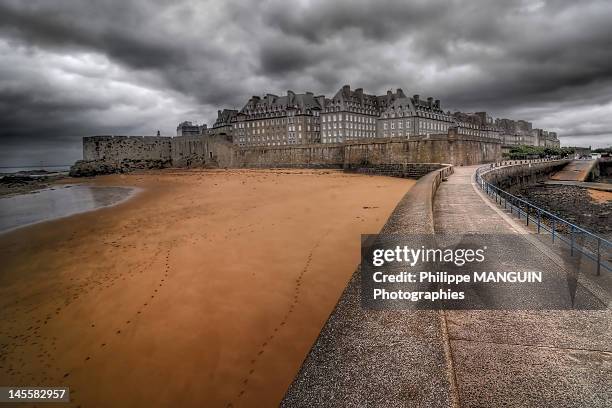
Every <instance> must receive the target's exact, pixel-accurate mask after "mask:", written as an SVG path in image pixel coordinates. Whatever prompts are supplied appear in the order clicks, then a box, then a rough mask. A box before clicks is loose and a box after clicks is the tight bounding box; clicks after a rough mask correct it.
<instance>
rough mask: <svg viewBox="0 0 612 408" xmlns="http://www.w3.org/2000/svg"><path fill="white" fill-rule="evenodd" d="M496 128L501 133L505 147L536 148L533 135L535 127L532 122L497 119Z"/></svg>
mask: <svg viewBox="0 0 612 408" xmlns="http://www.w3.org/2000/svg"><path fill="white" fill-rule="evenodd" d="M495 126H496V127H497V128H498V129H499V131H500V135H501V138H502V143H503V144H504V146H518V145H531V146H535V144H534V143H535V141H534V137H533V134H532V130H533V125H532V124H531V122H527V121H525V120H512V119H496V120H495Z"/></svg>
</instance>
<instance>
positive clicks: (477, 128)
mask: <svg viewBox="0 0 612 408" xmlns="http://www.w3.org/2000/svg"><path fill="white" fill-rule="evenodd" d="M450 129H452V134H453V135H454V136H453V137H457V136H469V137H474V138H487V139H496V140H500V141H501V142H502V145H503V146H504V148H505V149H506V150H508V149H510V148H511V147H512V146H517V145H532V146H545V147H559V145H560V142H559V139H558V138H557V134H556V133H555V132H548V131H545V130H543V129H534V128H533V126H532V124H531V123H530V122H527V121H525V120H513V119H506V118H500V119H494V118H493V117H492V116H490V115H489V114H487V112H482V111H481V112H475V113H465V112H455V113H454V114H451V113H450V112H444V110H443V109H442V107H441V106H440V100H438V99H434V98H433V97H428V98H426V99H422V98H421V97H420V96H419V95H413V96H412V97H408V96H406V95H405V94H404V92H403V91H402V89H399V88H398V89H396V90H395V92H393V91H391V90H389V91H387V93H386V94H383V95H374V94H367V93H365V92H364V91H363V89H362V88H357V89H354V90H353V89H351V87H350V86H349V85H344V86H343V87H342V88H340V89H339V90H338V92H336V94H335V95H334V96H333V97H332V98H326V97H325V96H324V95H319V96H315V95H314V94H313V93H312V92H305V93H301V94H297V93H295V92H293V91H287V94H286V95H284V96H277V95H274V94H266V95H265V96H263V97H259V96H253V97H251V98H250V99H249V100H248V101H247V102H246V104H245V105H244V106H243V108H242V109H241V110H236V109H223V110H219V111H218V112H217V119H216V121H215V123H214V124H213V126H212V128H210V129H207V128H206V125H204V126H198V125H195V124H192V123H191V122H183V123H181V124H179V126H178V127H177V135H199V134H202V135H211V136H212V135H221V136H224V137H226V138H227V140H229V141H231V142H233V143H234V144H237V145H239V146H245V147H248V146H284V145H296V144H312V143H343V142H347V141H354V140H363V139H370V138H390V137H393V138H396V137H404V138H411V137H417V136H424V137H428V136H429V135H436V134H437V135H445V134H446V135H448V134H450V133H449V132H450Z"/></svg>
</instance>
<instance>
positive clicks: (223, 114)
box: [208, 109, 238, 141]
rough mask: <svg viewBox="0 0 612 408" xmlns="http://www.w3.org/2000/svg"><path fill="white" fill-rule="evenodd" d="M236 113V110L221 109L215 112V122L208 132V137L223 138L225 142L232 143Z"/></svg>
mask: <svg viewBox="0 0 612 408" xmlns="http://www.w3.org/2000/svg"><path fill="white" fill-rule="evenodd" d="M237 115H238V111H237V110H236V109H223V110H219V111H217V120H216V121H215V123H213V125H212V128H211V129H209V130H208V134H209V135H221V136H225V137H226V138H227V140H229V141H232V140H233V136H234V122H235V121H236V116H237Z"/></svg>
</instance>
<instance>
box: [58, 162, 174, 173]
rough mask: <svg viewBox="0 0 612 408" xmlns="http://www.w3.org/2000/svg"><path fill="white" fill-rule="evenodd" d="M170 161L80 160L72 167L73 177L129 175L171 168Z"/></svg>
mask: <svg viewBox="0 0 612 408" xmlns="http://www.w3.org/2000/svg"><path fill="white" fill-rule="evenodd" d="M170 165H171V161H170V160H130V159H124V160H122V161H121V162H119V163H109V162H105V161H99V160H90V161H88V160H78V161H77V162H76V163H74V165H73V166H72V167H70V173H69V175H70V176H71V177H92V176H97V175H102V174H113V173H129V172H131V171H134V170H149V169H163V168H166V167H170Z"/></svg>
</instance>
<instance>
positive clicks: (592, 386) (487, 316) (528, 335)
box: [434, 167, 612, 408]
mask: <svg viewBox="0 0 612 408" xmlns="http://www.w3.org/2000/svg"><path fill="white" fill-rule="evenodd" d="M475 170H476V167H456V168H455V174H454V175H452V176H451V177H449V179H448V181H447V182H445V183H442V185H441V186H440V188H439V190H438V193H437V195H436V201H435V205H434V223H435V229H436V232H438V233H470V232H474V233H490V234H500V235H499V239H502V240H503V239H504V238H503V235H501V234H511V235H518V236H521V237H523V240H520V239H519V240H516V239H513V240H512V242H513V244H512V246H514V247H509V248H508V253H509V254H511V253H522V254H523V255H524V256H522V257H521V256H519V257H517V258H511V259H510V260H509V261H508V262H509V265H510V266H512V265H513V263H512V262H513V261H514V259H518V258H520V260H522V261H525V260H534V262H536V264H537V266H538V267H539V268H540V269H542V268H544V269H545V273H547V272H548V273H559V272H560V271H563V270H564V268H565V264H563V261H562V260H560V258H559V257H556V256H554V254H552V253H551V252H549V251H547V250H546V248H545V247H544V248H543V246H542V245H539V244H538V243H537V242H538V241H537V240H535V239H533V237H531V236H530V235H529V232H528V231H527V230H525V229H524V228H523V227H522V226H520V225H519V224H518V223H516V222H514V221H512V219H511V218H510V217H508V216H507V215H506V214H505V213H504V212H503V211H502V210H501V209H499V208H497V207H496V206H495V205H494V203H492V202H491V201H489V200H488V199H487V198H486V197H485V196H484V195H482V194H481V193H480V192H479V191H477V190H476V187H475V186H474V185H472V176H473V174H474V171H475ZM515 241H518V243H514V242H515ZM543 265H544V266H543ZM534 266H535V265H534ZM546 268H548V269H546ZM509 270H512V268H511V267H510V268H509ZM444 316H445V319H446V326H447V328H448V342H449V345H450V354H451V361H452V365H451V367H450V370H452V376H453V377H454V378H455V381H454V386H455V388H456V389H455V393H456V395H457V397H458V401H459V406H461V407H502V406H503V407H538V408H541V407H555V408H558V407H589V408H591V407H610V406H612V386H611V384H612V340H611V339H612V312H610V310H604V311H447V312H445V313H444Z"/></svg>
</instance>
